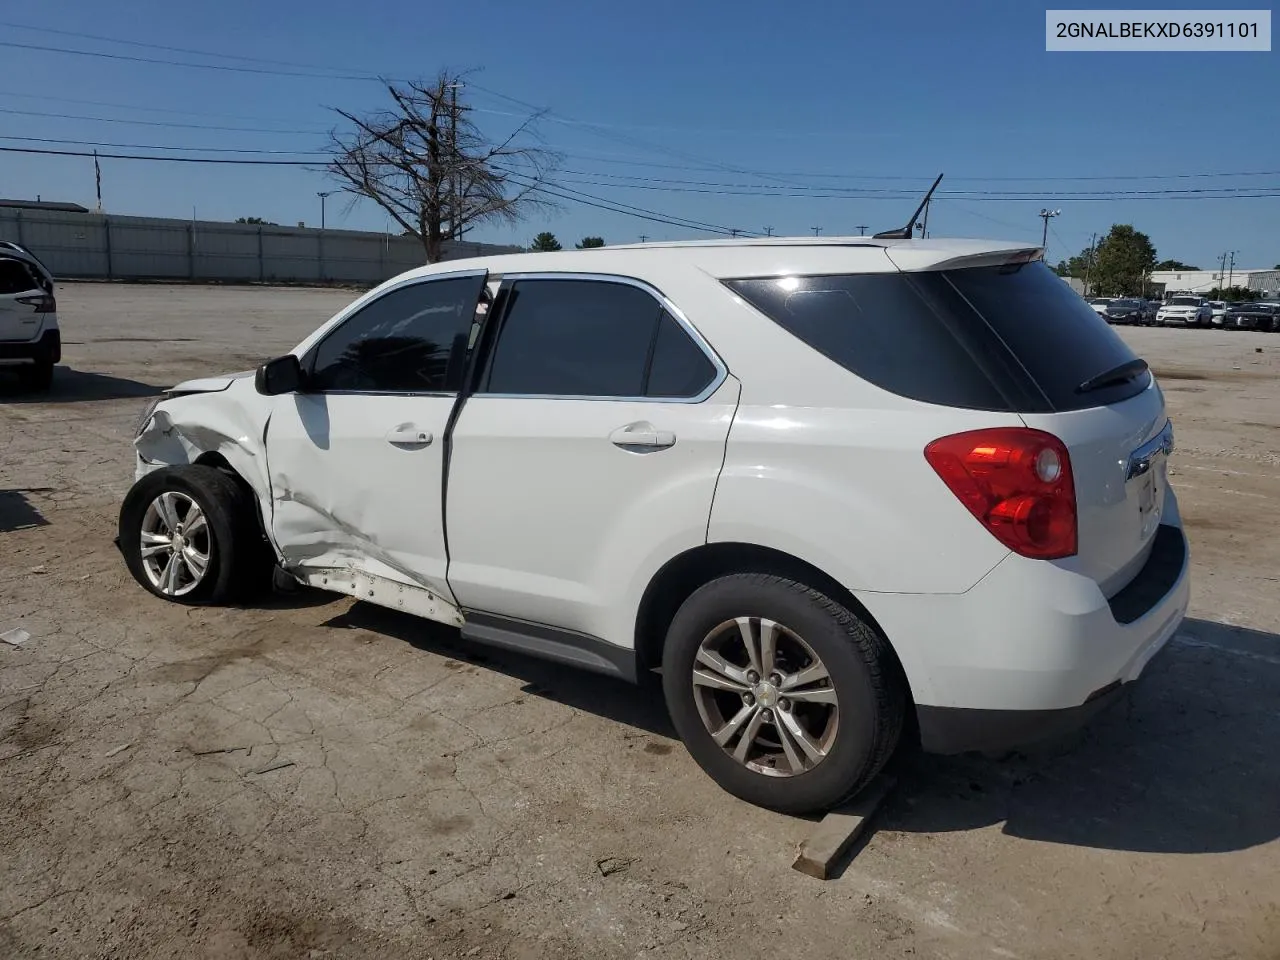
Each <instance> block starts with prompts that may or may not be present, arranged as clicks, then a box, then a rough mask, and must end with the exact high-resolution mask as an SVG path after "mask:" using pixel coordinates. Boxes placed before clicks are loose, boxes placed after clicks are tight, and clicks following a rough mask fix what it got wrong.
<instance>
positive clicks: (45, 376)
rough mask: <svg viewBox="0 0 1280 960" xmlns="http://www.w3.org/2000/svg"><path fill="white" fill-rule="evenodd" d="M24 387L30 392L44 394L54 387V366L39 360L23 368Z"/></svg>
mask: <svg viewBox="0 0 1280 960" xmlns="http://www.w3.org/2000/svg"><path fill="white" fill-rule="evenodd" d="M22 385H23V386H24V387H26V388H27V389H28V390H34V391H36V392H38V393H44V392H45V391H46V390H48V389H49V388H50V387H51V386H52V385H53V364H52V363H51V362H49V361H47V360H37V361H36V362H35V363H33V364H30V365H28V366H24V367H23V368H22Z"/></svg>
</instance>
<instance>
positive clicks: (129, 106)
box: [0, 90, 293, 123]
mask: <svg viewBox="0 0 1280 960" xmlns="http://www.w3.org/2000/svg"><path fill="white" fill-rule="evenodd" d="M0 97H16V98H17V99H20V100H47V101H49V102H51V103H73V104H75V105H77V106H81V107H114V108H116V109H118V110H135V111H139V112H142V113H169V114H174V115H176V116H181V117H219V118H221V119H224V120H252V121H256V122H259V123H292V122H293V121H291V120H288V119H285V118H276V117H261V116H249V115H245V114H242V113H218V112H215V111H208V110H178V109H174V108H172V107H152V106H146V105H144V104H138V103H120V102H119V101H118V100H81V99H79V98H77V97H52V96H48V95H46V94H42V93H18V92H17V91H16V90H0Z"/></svg>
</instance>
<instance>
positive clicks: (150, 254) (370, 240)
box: [0, 207, 519, 284]
mask: <svg viewBox="0 0 1280 960" xmlns="http://www.w3.org/2000/svg"><path fill="white" fill-rule="evenodd" d="M0 240H15V241H17V242H18V243H21V244H22V245H23V246H25V247H27V248H29V249H30V250H31V252H32V253H34V254H35V255H36V256H37V257H39V258H40V259H41V260H42V261H43V262H44V263H45V265H46V266H47V267H48V268H49V269H50V270H51V271H53V273H54V275H55V276H58V277H68V278H81V279H119V280H143V279H146V280H223V281H238V282H268V283H269V282H282V283H360V284H376V283H380V282H381V281H383V280H386V279H387V278H389V277H393V276H395V275H396V274H398V273H403V272H404V271H405V270H410V269H412V268H414V267H418V266H421V265H422V264H423V262H424V260H423V254H422V245H421V244H420V243H419V242H418V241H417V240H415V239H414V238H412V237H398V236H392V235H390V234H384V233H366V232H363V231H356V230H316V229H312V228H308V227H277V226H257V225H254V224H244V223H216V222H211V221H205V220H166V219H160V218H156V217H118V216H111V215H105V214H96V213H63V212H61V211H49V210H29V209H21V208H15V207H0ZM518 249H519V248H518V247H503V246H496V245H493V244H482V243H467V242H459V243H450V244H446V249H445V259H447V260H456V259H459V258H461V257H475V256H485V255H488V254H497V253H510V252H514V251H516V250H518Z"/></svg>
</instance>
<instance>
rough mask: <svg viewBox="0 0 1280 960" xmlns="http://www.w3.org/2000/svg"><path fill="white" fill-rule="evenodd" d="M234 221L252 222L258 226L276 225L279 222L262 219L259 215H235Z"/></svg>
mask: <svg viewBox="0 0 1280 960" xmlns="http://www.w3.org/2000/svg"><path fill="white" fill-rule="evenodd" d="M236 223H252V224H256V225H257V226H260V227H277V226H279V224H277V223H274V222H272V221H271V220H263V219H262V218H261V217H236Z"/></svg>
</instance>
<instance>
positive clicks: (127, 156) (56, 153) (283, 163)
mask: <svg viewBox="0 0 1280 960" xmlns="http://www.w3.org/2000/svg"><path fill="white" fill-rule="evenodd" d="M0 153H34V154H39V155H41V156H53V157H92V156H94V152H93V151H92V150H52V149H47V148H36V147H0ZM97 156H99V157H100V158H102V159H103V160H155V161H158V162H162V163H226V164H238V165H252V166H277V167H315V168H317V169H319V168H321V167H323V166H324V162H323V161H316V160H240V159H232V158H229V157H228V158H224V157H145V156H141V155H139V154H134V153H98V154H97Z"/></svg>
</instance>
